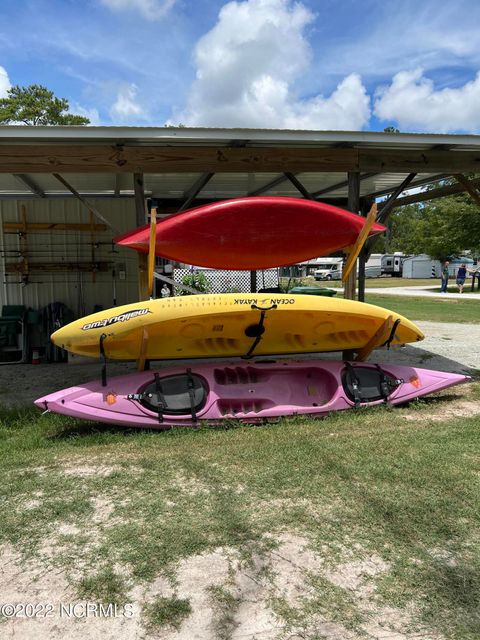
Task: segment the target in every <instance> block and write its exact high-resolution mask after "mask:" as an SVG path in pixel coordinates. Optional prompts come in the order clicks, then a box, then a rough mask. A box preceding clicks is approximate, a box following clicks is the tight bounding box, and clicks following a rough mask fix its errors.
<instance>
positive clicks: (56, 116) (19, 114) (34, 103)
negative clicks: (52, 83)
mask: <svg viewBox="0 0 480 640" xmlns="http://www.w3.org/2000/svg"><path fill="white" fill-rule="evenodd" d="M89 122H90V120H89V119H88V118H84V117H83V116H77V115H74V114H72V113H68V100H66V99H65V98H57V97H56V96H55V95H54V94H53V92H52V91H50V90H49V89H47V88H46V87H43V86H42V85H39V84H31V85H30V86H28V87H20V86H18V85H16V86H14V87H11V88H10V89H9V90H8V91H7V97H6V98H2V99H0V124H17V123H18V124H21V123H23V124H28V125H44V124H66V125H68V124H89Z"/></svg>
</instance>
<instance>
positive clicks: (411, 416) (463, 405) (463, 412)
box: [400, 400, 480, 422]
mask: <svg viewBox="0 0 480 640" xmlns="http://www.w3.org/2000/svg"><path fill="white" fill-rule="evenodd" d="M436 409H437V410H433V406H432V408H430V407H429V411H428V412H422V411H410V412H409V413H403V412H402V413H401V414H400V415H401V417H402V418H404V419H405V420H410V421H415V422H416V421H419V420H420V421H427V420H428V421H429V422H430V421H432V422H442V421H443V420H446V419H448V418H470V417H471V416H475V415H478V414H480V402H478V401H473V400H455V401H453V402H448V403H447V402H444V403H442V404H441V406H439V407H438V408H436Z"/></svg>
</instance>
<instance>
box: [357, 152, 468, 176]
mask: <svg viewBox="0 0 480 640" xmlns="http://www.w3.org/2000/svg"><path fill="white" fill-rule="evenodd" d="M358 166H359V170H360V171H362V172H364V171H365V172H370V171H375V172H377V173H385V172H408V173H412V172H415V173H448V174H452V173H460V172H461V173H470V172H472V173H480V151H461V152H460V151H448V150H447V151H440V150H431V149H430V150H428V151H418V150H415V149H412V150H407V149H403V150H398V151H395V150H391V149H385V150H383V151H379V150H378V149H361V150H359V163H358Z"/></svg>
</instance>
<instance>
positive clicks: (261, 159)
mask: <svg viewBox="0 0 480 640" xmlns="http://www.w3.org/2000/svg"><path fill="white" fill-rule="evenodd" d="M357 168H358V150H357V149H331V148H311V147H308V148H307V147H298V148H297V147H286V148H285V147H284V148H279V147H245V148H229V147H200V146H198V147H183V146H178V147H161V146H150V147H147V146H145V147H144V146H138V147H128V146H126V147H118V146H108V145H75V144H69V145H60V144H59V145H40V144H36V145H12V144H0V173H54V172H57V173H62V174H64V173H98V172H103V173H173V172H175V173H204V172H207V173H226V172H237V173H238V172H241V173H248V172H254V171H262V172H265V173H269V172H271V173H284V172H285V171H290V172H292V173H298V172H301V171H355V170H356V169H357ZM462 170H463V169H462Z"/></svg>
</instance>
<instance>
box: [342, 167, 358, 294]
mask: <svg viewBox="0 0 480 640" xmlns="http://www.w3.org/2000/svg"><path fill="white" fill-rule="evenodd" d="M359 208H360V174H359V172H358V171H349V172H348V205H347V209H348V210H349V211H352V213H358V210H359ZM347 259H348V257H347ZM356 281H357V268H356V265H355V266H354V267H353V268H352V270H351V271H350V275H349V276H348V278H347V280H346V282H345V289H344V294H343V297H344V298H346V299H347V300H355V294H356Z"/></svg>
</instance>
